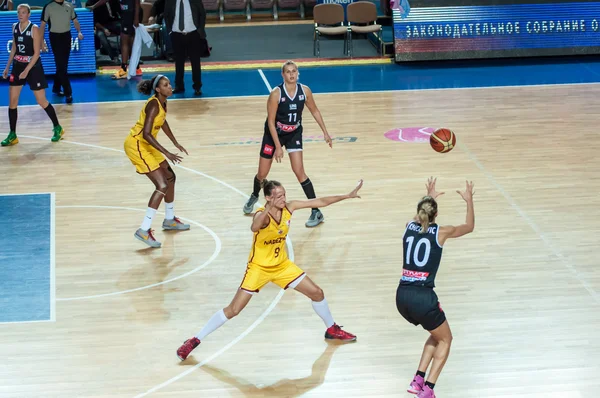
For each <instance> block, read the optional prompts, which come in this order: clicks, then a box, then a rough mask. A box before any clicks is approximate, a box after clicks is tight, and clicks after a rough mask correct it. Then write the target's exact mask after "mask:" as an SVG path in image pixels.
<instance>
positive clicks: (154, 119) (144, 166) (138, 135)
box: [124, 75, 190, 247]
mask: <svg viewBox="0 0 600 398" xmlns="http://www.w3.org/2000/svg"><path fill="white" fill-rule="evenodd" d="M138 91H139V92H140V93H142V94H145V95H150V94H152V96H151V97H150V98H149V99H148V101H146V104H145V105H144V108H142V111H141V112H140V117H139V119H138V121H137V122H136V124H135V125H134V126H133V127H132V128H131V132H130V133H129V135H128V136H127V138H126V139H125V144H124V147H125V154H126V155H127V157H128V158H129V160H131V163H133V165H134V166H135V168H136V170H137V172H138V173H139V174H145V175H146V176H147V177H148V178H149V179H150V181H152V183H153V184H154V186H155V188H156V189H155V190H154V192H153V193H152V196H150V201H149V202H148V209H147V210H146V215H145V217H144V221H143V222H142V225H141V226H140V228H139V229H138V230H137V231H136V232H135V234H134V236H135V237H136V238H137V239H139V240H141V241H142V242H144V243H146V244H148V245H149V246H150V247H160V245H161V244H160V242H158V241H157V240H156V239H154V236H153V234H152V230H151V229H150V226H151V225H152V219H153V218H154V215H155V214H156V210H157V209H158V206H160V202H161V201H162V200H163V197H164V199H165V208H166V212H165V220H164V221H163V225H162V227H163V229H167V230H188V229H190V226H189V225H188V224H183V223H182V222H181V221H180V220H179V219H178V218H177V217H175V214H174V203H173V201H174V200H175V172H174V171H173V169H172V168H171V166H169V163H168V162H167V160H166V159H165V157H166V158H167V159H169V160H170V161H171V162H173V163H179V162H180V161H181V159H182V158H181V156H179V154H173V153H171V152H169V151H167V150H166V149H165V148H164V147H163V146H162V145H160V144H159V143H158V141H157V139H156V136H157V135H158V132H159V131H160V129H161V128H162V130H163V131H164V132H165V134H166V135H167V137H169V139H170V140H171V142H173V145H175V147H177V149H179V150H180V151H182V152H185V154H186V155H187V154H188V153H187V151H186V150H185V148H184V147H182V146H181V145H179V143H178V142H177V140H176V139H175V137H174V136H173V133H172V132H171V129H170V128H169V123H167V119H166V118H167V98H168V97H170V96H171V95H172V94H173V88H172V87H171V83H170V82H169V79H167V78H166V77H165V76H163V75H156V76H154V77H153V78H152V79H150V80H144V81H142V82H140V84H139V85H138Z"/></svg>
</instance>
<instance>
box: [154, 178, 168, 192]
mask: <svg viewBox="0 0 600 398" xmlns="http://www.w3.org/2000/svg"><path fill="white" fill-rule="evenodd" d="M167 189H169V184H168V183H167V181H166V180H165V181H158V182H157V183H156V190H157V191H159V192H162V193H167Z"/></svg>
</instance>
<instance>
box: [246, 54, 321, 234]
mask: <svg viewBox="0 0 600 398" xmlns="http://www.w3.org/2000/svg"><path fill="white" fill-rule="evenodd" d="M281 75H282V76H283V83H282V84H280V85H279V86H277V87H275V88H274V89H273V90H272V91H271V94H270V95H269V99H268V100H267V120H266V121H265V127H264V129H265V130H264V134H263V140H262V144H261V146H260V158H259V163H258V173H257V174H256V176H254V188H253V191H252V195H250V198H248V201H247V202H246V204H245V205H244V213H245V214H251V213H252V210H253V209H254V205H255V204H256V202H257V201H258V193H259V192H260V187H261V183H262V181H263V180H265V179H266V178H267V175H268V174H269V170H271V164H272V163H273V158H275V160H276V161H277V162H278V163H279V162H281V158H282V157H283V147H285V149H286V150H287V152H288V154H289V157H290V163H291V164H292V170H293V171H294V174H295V175H296V178H297V179H298V182H299V183H300V185H301V186H302V189H303V190H304V194H305V195H306V197H307V198H308V199H314V198H316V195H315V189H314V187H313V184H312V182H311V181H310V178H308V176H307V175H306V173H305V172H304V161H303V159H302V130H303V126H302V112H303V111H304V105H306V107H307V108H308V110H309V111H310V112H311V113H312V115H313V117H314V118H315V120H316V121H317V123H318V124H319V127H321V130H322V131H323V138H324V139H325V142H326V143H327V144H329V147H331V146H332V141H331V137H330V136H329V133H328V132H327V128H326V127H325V122H323V117H322V116H321V112H320V111H319V108H317V104H316V103H315V100H314V98H313V94H312V92H311V90H310V88H308V87H307V86H305V85H304V84H300V83H298V76H299V73H298V67H297V66H296V64H295V63H294V61H287V62H286V63H285V64H283V67H282V68H281ZM324 220H325V219H324V217H323V214H322V213H321V210H319V209H317V208H315V209H312V211H311V214H310V217H309V219H308V221H307V222H306V226H307V227H316V226H317V225H319V224H320V223H322V222H323V221H324Z"/></svg>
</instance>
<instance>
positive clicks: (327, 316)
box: [312, 299, 335, 329]
mask: <svg viewBox="0 0 600 398" xmlns="http://www.w3.org/2000/svg"><path fill="white" fill-rule="evenodd" d="M312 306H313V308H314V310H315V312H316V313H317V315H319V316H320V317H321V319H322V320H323V322H325V326H326V327H327V329H329V328H330V327H331V326H333V324H334V323H335V322H334V321H333V315H331V311H329V305H328V304H327V300H326V299H323V301H319V302H317V301H313V302H312Z"/></svg>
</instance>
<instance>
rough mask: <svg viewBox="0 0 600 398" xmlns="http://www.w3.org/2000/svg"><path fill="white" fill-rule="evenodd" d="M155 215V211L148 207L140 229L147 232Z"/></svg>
mask: <svg viewBox="0 0 600 398" xmlns="http://www.w3.org/2000/svg"><path fill="white" fill-rule="evenodd" d="M155 214H156V209H153V208H151V207H148V210H146V216H145V217H144V221H143V222H142V226H141V227H140V228H141V229H143V230H144V231H147V230H149V229H150V226H151V225H152V219H153V218H154V215H155Z"/></svg>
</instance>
